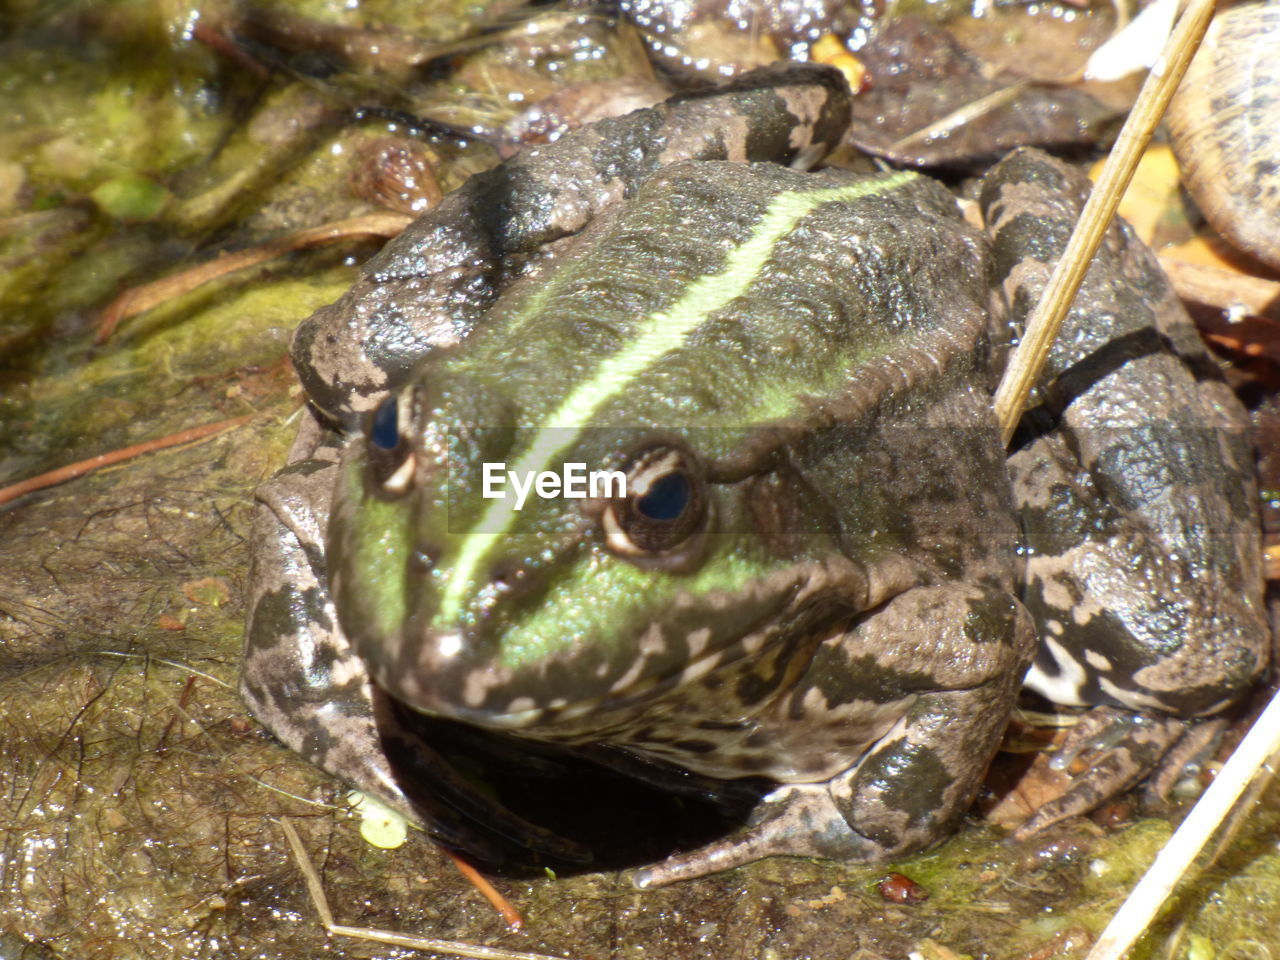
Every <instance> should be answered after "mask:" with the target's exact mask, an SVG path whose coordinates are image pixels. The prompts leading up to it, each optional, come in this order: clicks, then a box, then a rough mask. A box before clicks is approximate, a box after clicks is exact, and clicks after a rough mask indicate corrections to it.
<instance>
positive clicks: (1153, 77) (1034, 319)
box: [994, 0, 1213, 444]
mask: <svg viewBox="0 0 1280 960" xmlns="http://www.w3.org/2000/svg"><path fill="white" fill-rule="evenodd" d="M1212 16H1213V0H1191V3H1190V4H1189V5H1188V7H1187V9H1186V11H1185V12H1184V13H1183V15H1182V18H1181V19H1180V20H1179V21H1178V25H1177V27H1176V28H1175V29H1174V31H1173V37H1172V38H1171V39H1170V40H1169V44H1168V46H1166V47H1165V52H1164V53H1163V54H1162V55H1161V57H1160V60H1159V61H1157V62H1156V65H1155V66H1154V67H1152V68H1151V73H1150V74H1148V75H1147V79H1146V82H1145V83H1144V84H1143V85H1142V91H1141V92H1140V93H1139V94H1138V99H1137V102H1136V103H1134V105H1133V110H1132V111H1131V112H1130V113H1129V117H1128V119H1127V120H1125V123H1124V128H1123V129H1122V130H1121V131H1120V136H1119V138H1118V139H1117V140H1116V145H1115V148H1114V149H1113V150H1112V151H1111V156H1109V157H1108V158H1107V162H1106V164H1105V165H1104V166H1103V168H1102V173H1101V174H1100V175H1099V177H1098V183H1097V185H1096V186H1095V187H1094V189H1093V192H1092V193H1091V194H1090V195H1089V200H1088V202H1087V203H1085V206H1084V210H1083V211H1082V212H1081V214H1080V220H1079V222H1078V223H1077V224H1076V228H1075V230H1074V231H1073V232H1072V234H1071V239H1070V240H1069V241H1068V242H1067V249H1066V250H1065V251H1064V252H1063V254H1062V257H1061V259H1059V260H1058V265H1057V266H1056V267H1055V268H1054V271H1053V275H1052V276H1051V277H1050V278H1049V284H1048V286H1047V287H1045V291H1044V294H1043V295H1042V296H1041V297H1040V302H1039V303H1038V304H1036V309H1035V312H1034V313H1033V314H1032V315H1031V319H1030V320H1028V321H1027V329H1026V332H1025V334H1024V335H1023V340H1022V343H1021V344H1020V345H1019V346H1018V349H1017V350H1016V351H1015V352H1014V355H1013V358H1012V359H1011V360H1010V361H1009V367H1008V369H1007V370H1005V373H1004V377H1003V379H1002V380H1001V381H1000V387H999V389H997V390H996V396H995V400H994V406H995V412H996V419H997V421H998V422H999V423H1000V429H1001V432H1002V433H1003V435H1004V442H1005V443H1006V444H1008V442H1009V441H1010V440H1011V439H1012V438H1013V431H1014V429H1015V428H1016V427H1017V425H1018V420H1019V419H1020V418H1021V417H1022V411H1023V409H1025V407H1026V404H1027V396H1028V395H1029V394H1030V393H1031V388H1032V387H1033V386H1034V385H1035V382H1036V380H1037V379H1039V377H1040V371H1041V370H1042V369H1043V368H1044V363H1045V360H1046V359H1048V356H1049V350H1050V348H1051V347H1052V346H1053V341H1054V338H1055V337H1056V336H1057V335H1058V330H1059V329H1060V328H1061V326H1062V321H1063V320H1064V319H1065V318H1066V315H1067V311H1068V310H1070V309H1071V301H1072V300H1074V299H1075V295H1076V291H1077V290H1079V289H1080V283H1081V281H1082V280H1083V279H1084V275H1085V273H1086V272H1087V271H1088V269H1089V264H1090V262H1091V261H1092V260H1093V255H1094V254H1095V253H1096V252H1097V250H1098V246H1099V244H1101V243H1102V238H1103V235H1104V234H1105V233H1106V231H1107V227H1109V226H1110V225H1111V220H1112V218H1113V217H1114V216H1115V212H1116V207H1117V206H1119V205H1120V198H1121V196H1123V194H1124V191H1125V188H1126V187H1128V186H1129V181H1130V180H1131V179H1132V178H1133V172H1134V170H1135V169H1136V168H1137V166H1138V160H1139V159H1140V158H1141V156H1142V152H1143V151H1144V150H1145V149H1146V147H1147V143H1148V142H1149V141H1150V140H1151V134H1152V132H1153V131H1154V130H1155V128H1156V124H1158V123H1159V122H1160V118H1161V117H1162V116H1163V115H1164V110H1165V107H1166V106H1168V103H1169V100H1170V98H1172V96H1173V91H1174V90H1175V89H1177V86H1178V81H1180V80H1181V79H1182V75H1183V74H1184V73H1185V72H1186V69H1187V64H1188V63H1190V62H1191V58H1192V56H1194V54H1195V52H1196V49H1197V48H1198V47H1199V45H1200V39H1201V38H1202V37H1203V36H1204V32H1205V30H1206V29H1208V26H1209V20H1210V19H1211V18H1212Z"/></svg>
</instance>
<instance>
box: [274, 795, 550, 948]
mask: <svg viewBox="0 0 1280 960" xmlns="http://www.w3.org/2000/svg"><path fill="white" fill-rule="evenodd" d="M280 827H281V828H282V829H283V830H284V835H285V838H286V839H288V841H289V848H290V849H291V850H292V851H293V858H294V860H296V861H297V863H298V869H299V870H301V871H302V877H303V879H304V880H305V881H306V883H307V891H308V892H309V893H310V894H311V902H312V903H314V904H315V907H316V912H317V913H319V914H320V923H321V924H323V925H324V928H325V929H326V930H327V931H329V933H331V934H336V935H338V936H343V937H355V938H357V939H359V940H372V941H374V942H376V943H387V944H390V945H391V946H393V947H408V948H409V949H410V950H431V951H434V952H436V953H442V954H444V955H446V956H449V957H471V958H474V960H565V958H562V957H553V956H550V955H549V954H545V953H525V952H523V951H520V950H504V949H502V948H501V947H486V946H482V945H481V944H478V943H461V942H459V941H457V940H437V939H435V938H434V937H417V936H414V935H412V934H406V933H396V932H395V931H393V930H377V929H374V928H369V927H348V926H345V925H343V924H341V923H334V921H333V912H332V911H331V910H330V909H329V898H328V897H326V896H325V895H324V887H323V886H322V885H321V883H320V875H319V874H318V873H316V868H315V866H314V865H313V864H312V863H311V858H310V857H309V856H307V851H306V848H305V847H303V845H302V839H301V838H300V837H299V836H298V832H297V831H296V830H294V829H293V824H292V823H290V822H289V818H288V817H281V818H280Z"/></svg>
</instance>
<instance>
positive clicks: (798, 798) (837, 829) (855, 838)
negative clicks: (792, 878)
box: [631, 783, 892, 889]
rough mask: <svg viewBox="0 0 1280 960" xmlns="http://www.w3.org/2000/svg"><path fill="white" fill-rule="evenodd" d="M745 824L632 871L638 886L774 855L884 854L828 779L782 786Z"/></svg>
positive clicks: (849, 857)
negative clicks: (848, 813) (855, 824)
mask: <svg viewBox="0 0 1280 960" xmlns="http://www.w3.org/2000/svg"><path fill="white" fill-rule="evenodd" d="M754 819H755V822H754V823H753V824H752V825H751V826H750V827H748V828H747V829H745V830H743V831H741V832H739V833H735V834H733V835H732V836H730V837H726V838H724V839H723V840H719V841H716V842H715V843H711V844H707V845H706V846H705V847H699V848H698V849H697V850H691V851H690V852H688V853H679V854H676V855H674V856H671V857H668V858H667V859H666V860H664V861H662V863H659V864H655V865H653V866H651V867H645V868H643V869H641V870H637V871H636V872H635V873H633V874H632V876H631V880H632V882H633V883H634V884H635V885H636V886H637V887H640V888H641V889H646V888H649V887H662V886H666V885H667V884H669V883H675V882H677V881H679V880H692V879H694V878H696V877H702V876H706V875H707V874H710V873H718V872H719V871H721V870H729V869H732V868H733V867H741V866H743V865H744V864H748V863H751V862H752V861H755V860H762V859H764V858H765V857H774V856H796V857H824V858H827V859H831V860H874V859H879V858H881V857H884V856H888V855H889V854H890V853H891V852H892V851H888V850H886V849H884V848H883V847H882V846H881V845H880V844H878V843H876V842H875V841H874V840H872V839H871V838H869V837H865V836H863V835H862V834H860V833H858V832H857V831H856V830H854V829H853V828H852V827H850V826H849V823H848V821H847V820H845V818H844V816H843V815H842V814H841V813H840V809H839V807H838V806H837V805H836V802H835V800H834V799H833V798H832V796H831V791H830V789H829V787H828V784H825V783H819V784H795V785H789V786H785V787H780V788H778V789H777V790H775V791H774V792H773V793H772V794H770V795H769V797H768V798H766V799H765V800H764V801H763V803H762V804H761V807H760V808H759V811H758V813H757V815H756V817H755V818H754Z"/></svg>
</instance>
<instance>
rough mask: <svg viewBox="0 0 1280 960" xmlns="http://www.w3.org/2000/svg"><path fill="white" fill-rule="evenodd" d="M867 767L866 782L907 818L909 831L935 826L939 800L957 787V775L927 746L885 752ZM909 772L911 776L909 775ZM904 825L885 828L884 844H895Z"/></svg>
mask: <svg viewBox="0 0 1280 960" xmlns="http://www.w3.org/2000/svg"><path fill="white" fill-rule="evenodd" d="M864 763H865V765H866V766H865V769H866V772H867V782H868V783H874V784H875V786H874V788H872V789H871V790H869V791H868V793H869V794H870V793H873V794H874V795H875V796H877V797H878V798H879V801H880V802H881V803H882V804H884V806H886V807H888V808H889V809H891V810H894V811H896V812H898V813H901V814H903V815H905V817H906V820H907V826H908V827H921V826H925V825H927V824H931V823H933V822H934V820H935V818H936V816H937V812H938V798H939V797H941V796H944V795H946V792H947V791H948V790H949V789H950V788H951V787H952V786H953V785H954V784H955V773H954V771H952V770H951V769H950V768H948V766H947V765H946V763H944V762H943V760H942V759H941V758H940V757H939V756H938V754H937V752H936V751H934V750H933V749H932V748H931V747H928V746H925V745H924V744H905V745H903V746H902V747H901V749H899V750H897V751H883V752H880V753H877V754H874V755H872V756H869V757H868V758H867V759H866V761H864ZM907 771H910V775H909V776H908V775H906V772H907ZM900 830H901V825H900V824H898V823H894V824H893V825H892V826H889V825H888V824H886V825H885V829H884V834H885V835H884V841H886V842H892V840H893V839H894V837H895V836H896V835H897V834H898V833H899V832H900Z"/></svg>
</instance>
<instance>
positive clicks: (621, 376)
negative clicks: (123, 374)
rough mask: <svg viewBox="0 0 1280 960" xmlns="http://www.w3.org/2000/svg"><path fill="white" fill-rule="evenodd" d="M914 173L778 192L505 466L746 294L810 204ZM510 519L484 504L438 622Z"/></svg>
mask: <svg viewBox="0 0 1280 960" xmlns="http://www.w3.org/2000/svg"><path fill="white" fill-rule="evenodd" d="M917 176H918V174H915V173H912V172H910V171H908V170H903V171H899V172H897V173H892V174H889V175H888V176H884V177H879V178H877V179H874V180H861V181H859V182H857V183H851V184H848V185H846V186H842V187H830V188H827V189H823V190H808V191H804V192H796V191H789V192H786V193H780V194H778V195H777V196H776V197H774V198H773V200H772V201H771V202H770V203H769V206H768V207H767V208H766V209H765V212H764V215H763V216H762V217H761V218H760V222H759V223H757V224H756V228H755V230H754V231H752V233H751V235H750V236H749V237H748V238H747V240H746V241H745V242H744V243H742V244H740V245H739V246H737V247H735V248H734V249H733V250H732V251H730V253H729V255H728V256H727V257H726V258H725V264H724V269H723V270H721V271H720V272H719V273H710V274H705V275H704V276H701V277H699V278H698V279H696V280H694V281H693V282H692V283H690V284H689V285H688V286H687V287H686V288H685V291H684V294H683V295H682V296H681V297H680V299H679V300H677V301H676V302H675V303H673V304H672V305H671V306H670V308H668V309H667V310H663V311H659V312H657V313H651V314H649V315H648V316H647V317H644V318H642V319H641V320H639V321H638V322H637V323H636V335H635V336H634V338H632V340H631V341H630V342H629V343H627V344H626V345H625V346H624V347H622V349H620V350H619V351H618V352H617V353H614V354H612V355H611V356H608V357H606V358H605V359H604V360H603V361H602V362H601V363H600V365H599V366H598V367H597V368H596V371H595V373H594V375H593V376H592V377H591V378H590V379H589V380H586V381H585V382H583V383H582V384H580V385H579V386H578V387H577V388H576V389H574V390H573V391H572V392H571V393H570V394H569V395H568V396H567V397H565V399H564V402H562V403H561V404H560V406H559V408H558V409H556V411H555V412H554V413H552V414H551V416H550V417H548V418H547V423H546V426H547V427H552V428H558V429H552V430H539V431H537V432H536V437H537V439H536V440H535V441H534V443H533V445H532V446H531V447H530V448H529V449H528V450H527V451H526V452H525V453H524V455H523V456H522V457H521V458H520V460H519V462H518V463H517V464H516V465H515V466H514V467H512V468H511V469H512V470H513V471H515V472H516V473H517V475H520V476H524V475H525V474H526V473H527V472H528V471H541V470H546V469H548V466H547V464H549V463H552V462H554V461H555V460H556V458H557V457H558V456H560V455H561V454H562V453H563V452H564V451H565V450H566V449H567V448H569V447H570V446H572V445H573V443H574V442H575V440H576V439H577V435H578V434H577V431H579V430H581V429H582V428H583V427H585V426H587V425H588V424H589V423H590V421H591V418H592V417H593V416H594V415H595V414H596V412H597V411H598V410H599V409H600V408H601V407H602V406H604V404H605V403H606V402H607V401H609V400H610V399H611V398H613V397H616V396H617V395H618V393H619V392H620V391H623V390H626V389H627V388H628V387H629V386H630V385H631V383H632V382H633V381H634V380H635V379H636V378H637V377H639V376H640V375H641V374H642V373H644V371H645V370H647V369H648V368H649V367H651V366H652V365H653V364H655V363H656V362H657V361H658V360H659V359H660V358H661V357H663V356H664V355H666V354H667V353H670V352H671V351H672V350H675V349H677V348H679V347H680V346H681V345H682V344H683V343H684V341H685V338H686V337H688V335H689V334H690V333H692V332H693V331H694V330H696V329H697V328H698V326H699V325H700V324H701V323H702V322H703V321H704V320H705V319H706V318H707V317H708V316H709V315H710V314H712V313H715V312H716V311H717V310H720V309H722V308H723V307H725V306H726V305H728V304H729V302H730V301H732V300H733V299H734V298H736V297H740V296H742V295H743V294H744V293H746V291H747V289H748V288H749V287H750V286H751V284H752V282H754V281H755V279H756V277H758V276H759V274H760V270H761V269H762V268H763V267H764V265H765V263H767V262H768V260H769V257H770V254H772V252H773V248H774V247H775V246H776V245H777V243H778V241H780V240H781V239H782V238H783V237H785V236H787V235H788V234H789V233H791V232H792V231H793V230H794V229H795V228H796V225H797V224H798V223H799V222H800V221H801V220H802V219H804V218H805V217H806V216H808V215H809V214H810V213H812V212H813V211H814V210H815V209H817V208H818V207H820V206H822V205H823V204H827V203H839V202H842V201H849V200H857V199H859V198H860V197H866V196H872V195H874V194H877V193H885V192H887V191H889V190H893V189H894V188H896V187H900V186H902V185H903V184H904V183H907V182H909V181H911V180H914V179H915V178H916V177H917ZM556 472H557V473H558V472H559V470H557V471H556ZM514 521H515V511H514V510H512V509H511V505H510V502H509V501H508V500H507V499H502V500H494V501H492V502H491V503H490V505H489V507H488V508H487V509H486V510H485V512H484V515H483V516H482V517H481V519H480V523H479V524H478V530H479V531H483V532H473V533H470V534H468V535H467V537H466V541H465V543H464V544H463V547H462V550H461V551H460V552H459V554H458V559H457V562H456V563H455V564H454V566H453V570H452V572H451V577H450V580H449V586H448V588H447V589H446V591H445V594H444V597H443V599H442V600H441V603H440V611H439V614H438V615H437V619H438V621H442V622H443V623H445V624H450V623H453V622H454V621H455V620H456V619H457V616H458V614H459V612H460V611H461V607H462V598H463V594H464V593H465V592H466V590H467V588H468V586H469V584H470V583H471V580H472V579H473V578H474V576H475V571H476V568H477V567H479V566H480V564H481V562H482V561H483V560H484V556H485V554H486V553H487V552H488V550H489V547H490V546H491V545H492V544H493V538H494V537H500V536H502V535H503V534H504V533H506V532H507V531H508V530H509V529H510V527H511V525H512V524H513V523H514Z"/></svg>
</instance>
